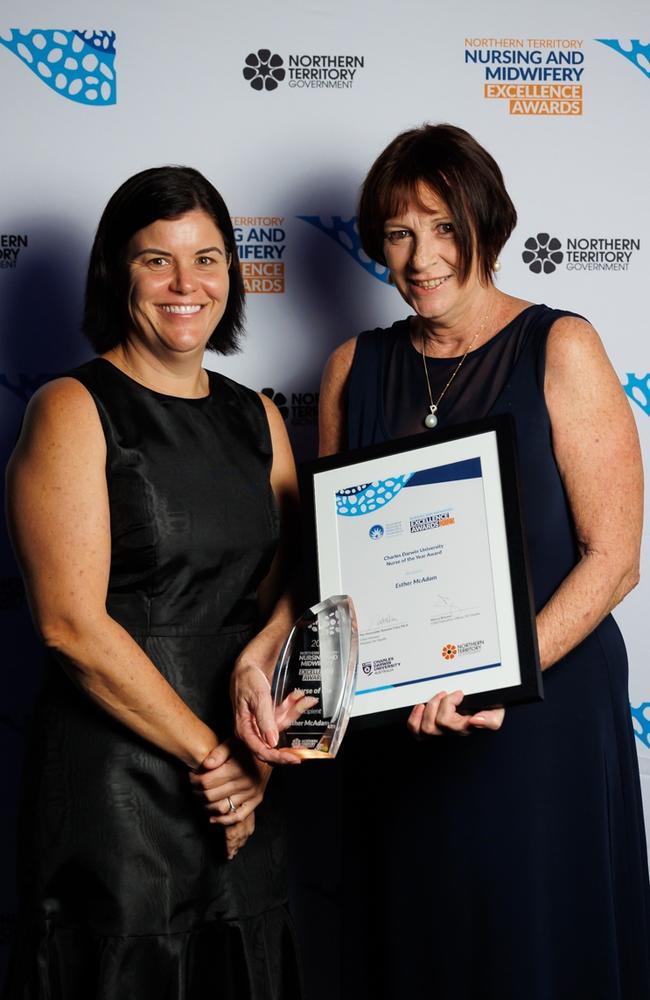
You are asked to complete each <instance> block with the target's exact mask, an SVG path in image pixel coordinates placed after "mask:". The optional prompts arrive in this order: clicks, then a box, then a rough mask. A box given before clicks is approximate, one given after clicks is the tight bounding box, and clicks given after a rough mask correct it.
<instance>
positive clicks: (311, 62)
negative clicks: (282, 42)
mask: <svg viewBox="0 0 650 1000" xmlns="http://www.w3.org/2000/svg"><path fill="white" fill-rule="evenodd" d="M364 66H365V56H355V55H347V54H346V55H340V54H314V53H305V52H294V53H292V54H290V55H289V56H287V57H286V58H285V57H284V56H281V55H280V54H279V53H278V52H271V49H256V50H255V51H253V52H249V53H248V55H247V56H246V58H245V59H244V66H243V69H242V75H243V77H244V80H246V81H248V83H249V85H250V86H251V87H252V88H253V90H256V91H257V92H258V93H265V92H270V91H274V90H277V89H278V87H279V86H280V85H281V84H283V85H284V84H286V85H287V86H289V87H292V88H294V89H297V90H313V89H322V88H326V89H334V90H341V89H343V90H345V89H349V88H350V87H352V85H353V83H354V82H355V78H356V76H357V73H358V72H359V70H360V69H363V68H364Z"/></svg>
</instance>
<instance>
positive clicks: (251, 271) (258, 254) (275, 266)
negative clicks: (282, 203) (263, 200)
mask: <svg viewBox="0 0 650 1000" xmlns="http://www.w3.org/2000/svg"><path fill="white" fill-rule="evenodd" d="M232 224H233V229H234V231H235V242H236V243H237V255H238V256H239V260H240V263H241V272H242V277H243V279H244V288H245V289H246V291H247V292H248V293H249V294H250V293H255V292H264V293H273V292H275V293H278V292H284V260H283V258H284V252H285V249H286V243H287V236H286V232H285V229H284V217H283V216H281V215H234V216H233V217H232Z"/></svg>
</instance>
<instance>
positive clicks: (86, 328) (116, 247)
mask: <svg viewBox="0 0 650 1000" xmlns="http://www.w3.org/2000/svg"><path fill="white" fill-rule="evenodd" d="M196 208H199V209H202V211H204V212H206V213H207V215H209V216H210V217H211V218H212V219H213V220H214V223H215V225H216V226H217V227H218V228H219V231H220V232H221V234H222V236H223V238H224V242H225V245H226V251H227V252H228V253H229V254H230V263H229V266H228V277H229V279H230V289H229V292H228V301H227V302H226V308H225V311H224V314H223V316H222V318H221V321H220V322H219V325H218V327H217V328H216V331H214V332H213V333H212V336H211V337H210V340H209V341H208V343H207V345H206V346H207V348H208V349H209V350H212V351H217V352H218V353H219V354H232V353H233V352H234V351H236V350H238V341H239V337H240V335H241V333H242V332H243V327H244V282H243V279H242V276H241V270H240V267H239V258H238V256H237V247H236V244H235V234H234V232H233V228H232V222H231V221H230V214H229V212H228V209H227V208H226V204H225V202H224V200H223V198H222V197H221V195H220V194H219V192H218V191H217V189H216V188H215V187H213V186H212V184H211V183H210V182H209V181H208V180H206V178H205V177H204V176H203V174H200V173H199V172H198V170H193V169H192V168H191V167H171V166H170V167H152V168H151V169H149V170H142V171H141V172H140V173H139V174H134V176H133V177H129V179H128V180H127V181H125V182H124V184H122V185H121V186H120V187H119V188H118V189H117V191H116V192H115V194H114V195H113V196H112V198H111V199H110V201H109V202H108V204H107V206H106V208H105V209H104V212H103V214H102V217H101V219H100V220H99V226H98V227H97V233H96V235H95V241H94V243H93V248H92V250H91V252H90V262H89V264H88V278H87V281H86V299H85V304H84V315H83V322H82V330H83V333H84V334H85V336H86V337H87V338H88V340H89V341H90V343H91V344H92V345H93V347H94V348H95V350H96V351H97V352H98V353H103V352H104V351H108V350H110V349H111V348H112V347H116V346H117V345H118V344H120V343H122V342H123V340H124V337H125V335H126V332H127V330H128V327H129V325H130V322H131V320H130V316H129V290H130V276H129V267H128V261H127V247H128V244H129V241H130V239H131V237H132V236H133V235H134V234H135V233H137V232H138V231H139V230H140V229H144V228H145V227H146V226H149V225H151V223H152V222H156V221H157V220H158V219H175V218H177V217H178V216H179V215H183V214H184V213H185V212H191V211H192V210H193V209H196Z"/></svg>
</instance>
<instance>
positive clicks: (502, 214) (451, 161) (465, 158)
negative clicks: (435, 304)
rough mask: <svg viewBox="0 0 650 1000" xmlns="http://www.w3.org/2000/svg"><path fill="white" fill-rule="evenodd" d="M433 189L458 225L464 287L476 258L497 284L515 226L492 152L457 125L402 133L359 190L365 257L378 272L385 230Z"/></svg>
mask: <svg viewBox="0 0 650 1000" xmlns="http://www.w3.org/2000/svg"><path fill="white" fill-rule="evenodd" d="M422 186H425V187H429V188H431V190H432V191H433V192H434V193H435V194H436V195H437V196H438V197H439V198H442V200H443V201H444V202H445V204H446V205H447V207H448V209H449V211H450V213H451V215H452V218H453V220H454V225H455V230H456V242H457V245H458V255H459V269H458V277H459V279H460V281H461V282H463V281H465V280H466V279H467V276H468V274H469V271H470V268H471V266H472V262H473V260H474V258H475V257H476V258H477V262H478V271H479V275H480V277H481V278H482V279H483V280H485V281H491V280H492V271H493V269H494V264H495V262H496V259H497V257H498V255H499V252H500V250H501V249H502V247H503V246H504V244H505V242H506V240H507V239H508V237H509V236H510V234H511V232H512V230H513V229H514V227H515V225H516V223H517V213H516V211H515V207H514V205H513V204H512V201H511V200H510V196H509V194H508V192H507V191H506V188H505V184H504V182H503V175H502V173H501V171H500V169H499V167H498V165H497V163H496V162H495V160H494V159H493V158H492V157H491V156H490V154H489V153H488V152H487V150H485V149H483V147H482V146H481V145H480V144H479V143H478V142H477V141H476V139H474V137H473V136H471V135H470V134H469V132H465V130H464V129H462V128H458V127H457V126H456V125H422V126H421V127H420V128H414V129H409V130H408V131H407V132H401V133H400V135H398V136H397V137H396V138H395V139H393V141H392V142H391V143H390V144H389V145H388V146H387V147H386V149H385V150H384V151H383V153H381V154H380V155H379V156H378V158H377V159H376V160H375V162H374V163H373V165H372V167H371V168H370V171H369V173H368V176H367V177H366V179H365V181H364V183H363V186H362V188H361V197H360V200H359V211H358V225H359V235H360V237H361V243H362V245H363V249H364V250H365V252H366V253H367V254H368V255H369V256H370V257H372V259H373V260H376V261H378V262H379V263H380V264H385V263H386V258H385V255H384V223H385V222H386V219H390V218H392V217H393V216H395V215H399V213H400V212H402V211H404V208H405V206H406V204H407V203H408V202H409V201H410V200H411V199H415V200H416V202H418V203H421V197H422V195H421V188H422Z"/></svg>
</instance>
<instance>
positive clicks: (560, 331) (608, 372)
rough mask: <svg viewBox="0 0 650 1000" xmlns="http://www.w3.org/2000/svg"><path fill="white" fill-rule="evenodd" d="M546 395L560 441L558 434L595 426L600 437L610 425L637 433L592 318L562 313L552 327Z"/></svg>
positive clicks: (557, 436)
mask: <svg viewBox="0 0 650 1000" xmlns="http://www.w3.org/2000/svg"><path fill="white" fill-rule="evenodd" d="M544 395H545V397H546V402H547V406H548V409H549V413H550V415H551V422H552V424H553V428H554V437H555V441H556V445H557V443H558V441H559V440H560V435H566V436H567V437H571V436H576V438H577V439H580V438H582V437H584V435H585V432H586V431H587V430H590V429H591V428H593V430H594V433H596V432H597V436H598V438H599V440H600V439H602V438H603V437H604V436H605V435H606V433H607V429H606V428H607V427H609V428H610V429H614V430H616V431H619V432H622V433H624V434H633V432H634V434H635V433H636V432H635V431H634V418H633V415H632V412H631V410H630V406H629V402H628V400H627V397H626V395H625V393H624V391H623V387H622V386H621V383H620V380H619V377H618V375H617V374H616V372H615V371H614V368H613V366H612V364H611V362H610V360H609V358H608V357H607V352H606V350H605V348H604V346H603V342H602V340H601V339H600V337H599V335H598V333H597V332H596V330H595V329H594V328H593V326H592V325H591V323H589V322H588V321H587V320H585V319H581V318H580V317H578V316H562V317H560V318H559V319H557V320H556V321H555V322H554V323H553V326H552V327H551V330H550V332H549V336H548V342H547V350H546V371H545V377H544ZM634 434H633V436H634Z"/></svg>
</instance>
